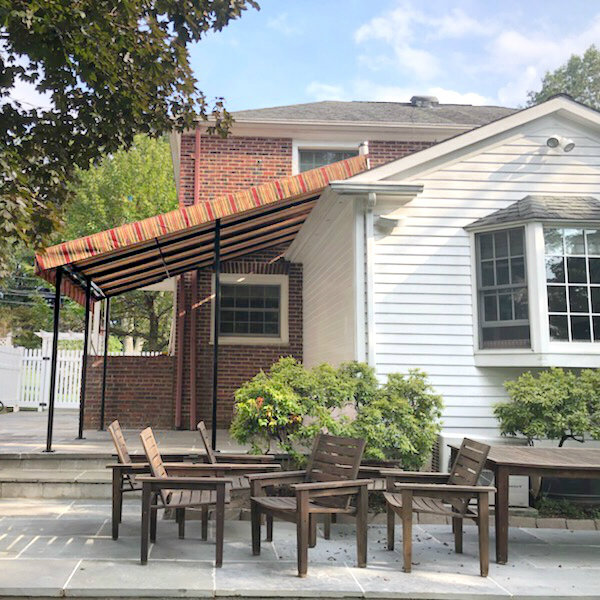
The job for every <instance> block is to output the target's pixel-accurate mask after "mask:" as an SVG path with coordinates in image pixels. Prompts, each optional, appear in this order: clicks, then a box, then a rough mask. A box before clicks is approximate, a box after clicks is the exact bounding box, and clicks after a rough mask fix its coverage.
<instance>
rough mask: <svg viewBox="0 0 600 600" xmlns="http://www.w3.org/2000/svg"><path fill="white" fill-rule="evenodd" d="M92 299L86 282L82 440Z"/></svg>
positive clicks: (81, 415) (81, 396)
mask: <svg viewBox="0 0 600 600" xmlns="http://www.w3.org/2000/svg"><path fill="white" fill-rule="evenodd" d="M91 298H92V282H91V280H90V279H88V280H87V286H86V288H85V325H84V330H83V354H82V356H81V388H80V391H79V431H78V433H77V439H78V440H82V439H83V418H84V416H85V384H86V377H87V359H88V348H89V343H90V305H91Z"/></svg>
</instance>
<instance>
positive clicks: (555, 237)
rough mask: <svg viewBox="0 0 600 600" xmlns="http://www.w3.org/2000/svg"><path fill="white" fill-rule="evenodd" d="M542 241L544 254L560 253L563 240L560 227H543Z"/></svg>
mask: <svg viewBox="0 0 600 600" xmlns="http://www.w3.org/2000/svg"><path fill="white" fill-rule="evenodd" d="M544 242H545V244H546V254H559V255H560V254H562V253H563V240H562V230H561V229H544Z"/></svg>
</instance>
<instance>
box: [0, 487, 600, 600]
mask: <svg viewBox="0 0 600 600" xmlns="http://www.w3.org/2000/svg"><path fill="white" fill-rule="evenodd" d="M48 508H49V510H47V509H48ZM139 513H140V511H139V501H136V500H126V501H125V504H124V510H123V523H122V525H121V530H120V532H121V535H120V538H119V540H118V541H116V542H115V541H113V540H112V539H111V536H110V522H109V517H110V504H109V503H108V502H103V501H91V500H87V501H86V500H77V501H62V502H58V501H51V502H50V507H47V506H46V502H45V501H38V502H35V501H32V500H29V501H19V500H13V501H11V502H9V501H7V500H6V499H5V500H3V501H0V515H2V516H0V596H13V597H24V596H29V597H42V596H45V597H48V596H55V597H58V596H65V597H73V598H75V597H77V598H83V597H89V598H92V597H95V598H106V597H110V598H127V597H147V598H150V597H161V598H183V597H198V598H199V597H224V596H225V597H242V598H243V597H248V598H250V597H253V598H299V597H310V598H314V597H321V598H337V597H349V598H350V597H356V598H415V599H416V598H431V599H435V598H440V599H451V598H452V599H459V598H460V599H461V600H472V599H475V598H478V599H483V598H485V599H487V598H509V597H511V598H527V599H529V600H531V599H533V598H540V599H542V598H551V597H561V598H569V597H573V598H575V597H581V596H585V597H586V598H598V599H599V600H600V590H599V589H598V584H597V582H598V581H599V580H600V532H598V531H565V530H557V529H554V530H552V529H539V528H536V529H534V528H527V529H526V528H511V529H510V534H509V535H510V538H509V539H510V561H509V563H508V564H507V565H497V564H495V563H492V564H491V565H490V576H489V577H487V578H482V577H480V576H479V561H478V554H477V532H476V531H477V530H476V528H473V527H469V528H465V534H464V553H463V554H462V555H457V554H455V553H454V549H453V536H452V532H451V528H450V527H449V526H447V525H444V524H415V525H414V535H413V546H414V548H413V572H412V573H410V574H406V573H404V572H403V571H402V546H401V532H400V528H399V527H398V528H397V530H396V542H397V546H396V550H395V551H393V552H389V551H388V550H387V549H386V544H385V537H386V536H385V528H384V527H381V526H371V527H370V528H369V547H368V567H367V568H366V569H359V568H357V567H356V566H355V565H356V546H355V535H354V529H353V527H352V526H349V525H339V524H338V525H334V526H333V530H332V539H331V540H329V541H327V540H324V539H323V537H322V533H321V530H320V527H319V534H318V542H317V546H316V548H313V549H310V550H309V571H308V576H307V577H306V578H304V579H300V578H298V577H296V554H295V552H296V550H295V528H294V526H293V525H292V524H289V523H282V522H279V521H277V522H276V523H275V529H274V541H273V543H267V542H263V545H262V553H261V556H260V557H253V556H252V553H251V549H250V524H249V523H248V522H244V521H228V522H227V523H226V532H225V539H226V542H225V550H224V565H223V568H221V569H215V568H214V524H213V523H212V522H211V523H210V526H209V539H208V541H207V542H203V541H202V540H201V538H200V523H199V522H198V521H189V522H188V523H187V527H186V539H185V540H183V541H181V540H179V539H178V538H177V527H176V526H175V523H173V522H172V521H163V520H160V521H159V524H158V539H157V542H156V543H155V544H152V545H151V547H150V555H149V561H148V564H147V565H145V566H142V565H140V564H139V525H140V523H139V520H140V514H139ZM38 515H39V516H38ZM263 534H264V528H263ZM491 537H492V539H491V543H490V545H491V555H492V557H493V554H494V553H493V543H494V541H493V528H492V536H491Z"/></svg>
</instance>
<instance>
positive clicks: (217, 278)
mask: <svg viewBox="0 0 600 600" xmlns="http://www.w3.org/2000/svg"><path fill="white" fill-rule="evenodd" d="M220 324H221V219H217V220H216V221H215V322H214V326H215V329H214V334H213V337H214V339H213V398H212V432H211V433H212V449H213V450H216V449H217V388H218V383H219V331H220V329H221V327H220Z"/></svg>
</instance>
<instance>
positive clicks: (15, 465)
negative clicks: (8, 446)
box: [0, 453, 116, 473]
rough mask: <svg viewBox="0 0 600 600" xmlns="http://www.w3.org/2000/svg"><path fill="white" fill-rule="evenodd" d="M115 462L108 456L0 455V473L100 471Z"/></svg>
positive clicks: (56, 454) (55, 454)
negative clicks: (8, 471)
mask: <svg viewBox="0 0 600 600" xmlns="http://www.w3.org/2000/svg"><path fill="white" fill-rule="evenodd" d="M115 460H116V459H115V458H114V457H113V456H111V455H110V454H90V455H86V454H58V453H49V454H39V453H38V454H0V473H2V472H3V471H4V470H6V469H8V470H11V471H16V470H27V471H29V470H35V471H63V470H67V471H77V470H79V471H85V470H90V469H92V470H100V469H104V468H105V467H106V465H108V464H111V463H113V462H115Z"/></svg>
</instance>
